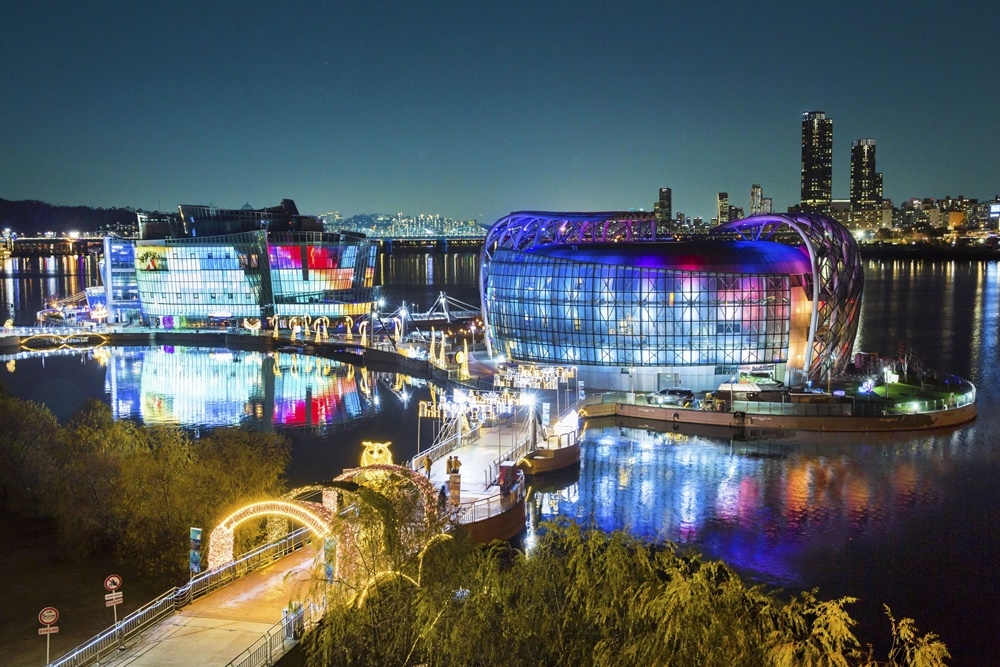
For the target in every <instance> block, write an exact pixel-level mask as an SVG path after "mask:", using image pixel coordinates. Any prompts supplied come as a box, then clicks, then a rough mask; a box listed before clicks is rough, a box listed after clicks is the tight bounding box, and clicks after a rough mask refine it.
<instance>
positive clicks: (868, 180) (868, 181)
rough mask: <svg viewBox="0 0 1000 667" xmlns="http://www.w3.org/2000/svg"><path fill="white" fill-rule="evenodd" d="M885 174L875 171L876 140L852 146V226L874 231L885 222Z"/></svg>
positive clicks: (856, 143) (854, 143) (855, 142)
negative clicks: (882, 209)
mask: <svg viewBox="0 0 1000 667" xmlns="http://www.w3.org/2000/svg"><path fill="white" fill-rule="evenodd" d="M881 208H882V174H880V173H879V172H878V171H876V168H875V140H874V139H858V140H857V141H854V142H852V143H851V219H850V224H849V226H850V227H855V228H862V229H875V228H878V227H879V226H881V222H882V211H881Z"/></svg>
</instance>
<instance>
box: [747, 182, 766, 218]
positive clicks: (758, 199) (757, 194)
mask: <svg viewBox="0 0 1000 667" xmlns="http://www.w3.org/2000/svg"><path fill="white" fill-rule="evenodd" d="M763 212H764V188H762V187H760V184H759V183H754V184H753V185H751V186H750V215H758V214H760V213H763Z"/></svg>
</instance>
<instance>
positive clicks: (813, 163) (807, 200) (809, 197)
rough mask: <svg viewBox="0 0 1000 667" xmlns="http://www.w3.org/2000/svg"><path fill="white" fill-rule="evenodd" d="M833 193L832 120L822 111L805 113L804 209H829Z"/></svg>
mask: <svg viewBox="0 0 1000 667" xmlns="http://www.w3.org/2000/svg"><path fill="white" fill-rule="evenodd" d="M832 195H833V121H832V120H830V119H829V118H827V117H826V114H825V113H823V112H822V111H807V112H805V113H803V114H802V198H801V202H802V210H803V211H804V212H807V213H828V212H829V211H830V199H832Z"/></svg>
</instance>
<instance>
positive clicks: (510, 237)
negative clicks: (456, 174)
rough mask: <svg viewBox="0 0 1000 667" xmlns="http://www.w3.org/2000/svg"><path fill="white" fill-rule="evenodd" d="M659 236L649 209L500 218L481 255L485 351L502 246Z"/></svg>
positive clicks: (489, 346) (526, 213) (521, 213)
mask: <svg viewBox="0 0 1000 667" xmlns="http://www.w3.org/2000/svg"><path fill="white" fill-rule="evenodd" d="M671 238H673V237H672V236H670V235H669V234H666V235H662V236H659V237H658V236H657V232H656V217H655V216H654V215H653V214H652V213H648V212H646V211H605V212H598V213H547V212H542V211H518V212H517V213H511V214H510V215H508V216H506V217H503V218H501V219H500V220H498V221H497V222H496V223H495V224H494V225H493V226H492V227H490V230H489V231H488V232H486V238H485V240H484V241H483V250H482V253H481V254H480V256H479V300H480V303H482V304H483V328H484V330H485V331H486V336H485V339H486V351H487V353H488V354H489V355H490V356H493V340H492V338H491V337H490V323H489V309H488V308H487V307H486V282H487V279H488V278H489V265H490V261H491V260H492V259H493V254H494V253H495V252H496V251H497V250H498V249H500V248H511V249H514V250H518V251H521V250H527V249H529V248H537V247H539V246H544V245H551V244H565V243H570V244H572V243H607V242H609V241H629V242H637V241H666V240H670V239H671Z"/></svg>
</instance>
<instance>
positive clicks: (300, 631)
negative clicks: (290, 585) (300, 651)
mask: <svg viewBox="0 0 1000 667" xmlns="http://www.w3.org/2000/svg"><path fill="white" fill-rule="evenodd" d="M317 616H322V613H320V612H319V610H318V609H317V608H316V605H315V604H310V605H307V606H305V607H303V606H301V605H300V606H298V607H297V608H296V609H294V610H293V611H288V610H285V612H284V613H283V615H282V618H281V620H280V621H278V622H277V623H275V624H274V625H272V626H271V627H270V628H268V629H267V631H266V632H264V634H263V635H261V637H260V639H258V640H256V641H255V642H254V643H253V644H251V645H250V646H249V647H247V649H246V650H244V651H243V652H242V653H240V654H239V655H238V656H236V657H235V658H233V659H232V660H231V661H229V664H228V665H226V667H259V666H260V665H273V664H274V663H275V660H276V659H277V658H280V657H281V656H283V655H284V654H285V653H286V652H287V651H288V649H289V648H291V647H292V646H294V645H295V644H296V643H298V641H299V640H300V639H301V638H302V635H304V634H305V633H306V630H307V629H311V628H312V627H313V626H315V625H316V622H317V619H316V617H317Z"/></svg>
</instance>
